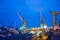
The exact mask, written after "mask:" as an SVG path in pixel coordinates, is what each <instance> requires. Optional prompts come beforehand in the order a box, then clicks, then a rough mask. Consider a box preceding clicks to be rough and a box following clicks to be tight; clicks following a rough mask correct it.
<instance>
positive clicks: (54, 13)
mask: <svg viewBox="0 0 60 40" xmlns="http://www.w3.org/2000/svg"><path fill="white" fill-rule="evenodd" d="M51 13H52V30H54V16H55V15H56V26H57V27H58V18H57V14H60V12H51Z"/></svg>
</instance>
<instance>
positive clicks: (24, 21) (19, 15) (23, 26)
mask: <svg viewBox="0 0 60 40" xmlns="http://www.w3.org/2000/svg"><path fill="white" fill-rule="evenodd" d="M16 13H17V15H18V17H19V18H20V20H21V21H22V27H21V29H23V30H24V29H25V28H26V20H25V18H23V17H22V15H21V14H20V13H19V12H18V11H16Z"/></svg>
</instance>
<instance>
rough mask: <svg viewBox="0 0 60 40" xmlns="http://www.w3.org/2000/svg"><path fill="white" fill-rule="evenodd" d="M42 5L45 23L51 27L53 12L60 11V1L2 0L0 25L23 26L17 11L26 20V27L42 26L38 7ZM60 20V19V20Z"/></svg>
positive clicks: (0, 0)
mask: <svg viewBox="0 0 60 40" xmlns="http://www.w3.org/2000/svg"><path fill="white" fill-rule="evenodd" d="M39 5H40V7H41V11H42V15H43V16H44V23H45V24H46V25H47V26H49V27H50V26H51V24H52V18H51V14H50V12H49V11H50V10H51V11H56V12H59V11H60V0H0V25H3V26H14V22H16V27H17V28H19V27H20V26H22V22H21V20H20V19H19V17H18V16H17V14H16V10H18V11H19V13H20V14H21V15H22V16H23V17H24V18H25V19H26V27H27V28H31V27H33V26H35V27H39V26H40V23H41V22H40V13H39V10H38V6H39ZM58 17H60V16H58ZM59 20H60V19H59Z"/></svg>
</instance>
